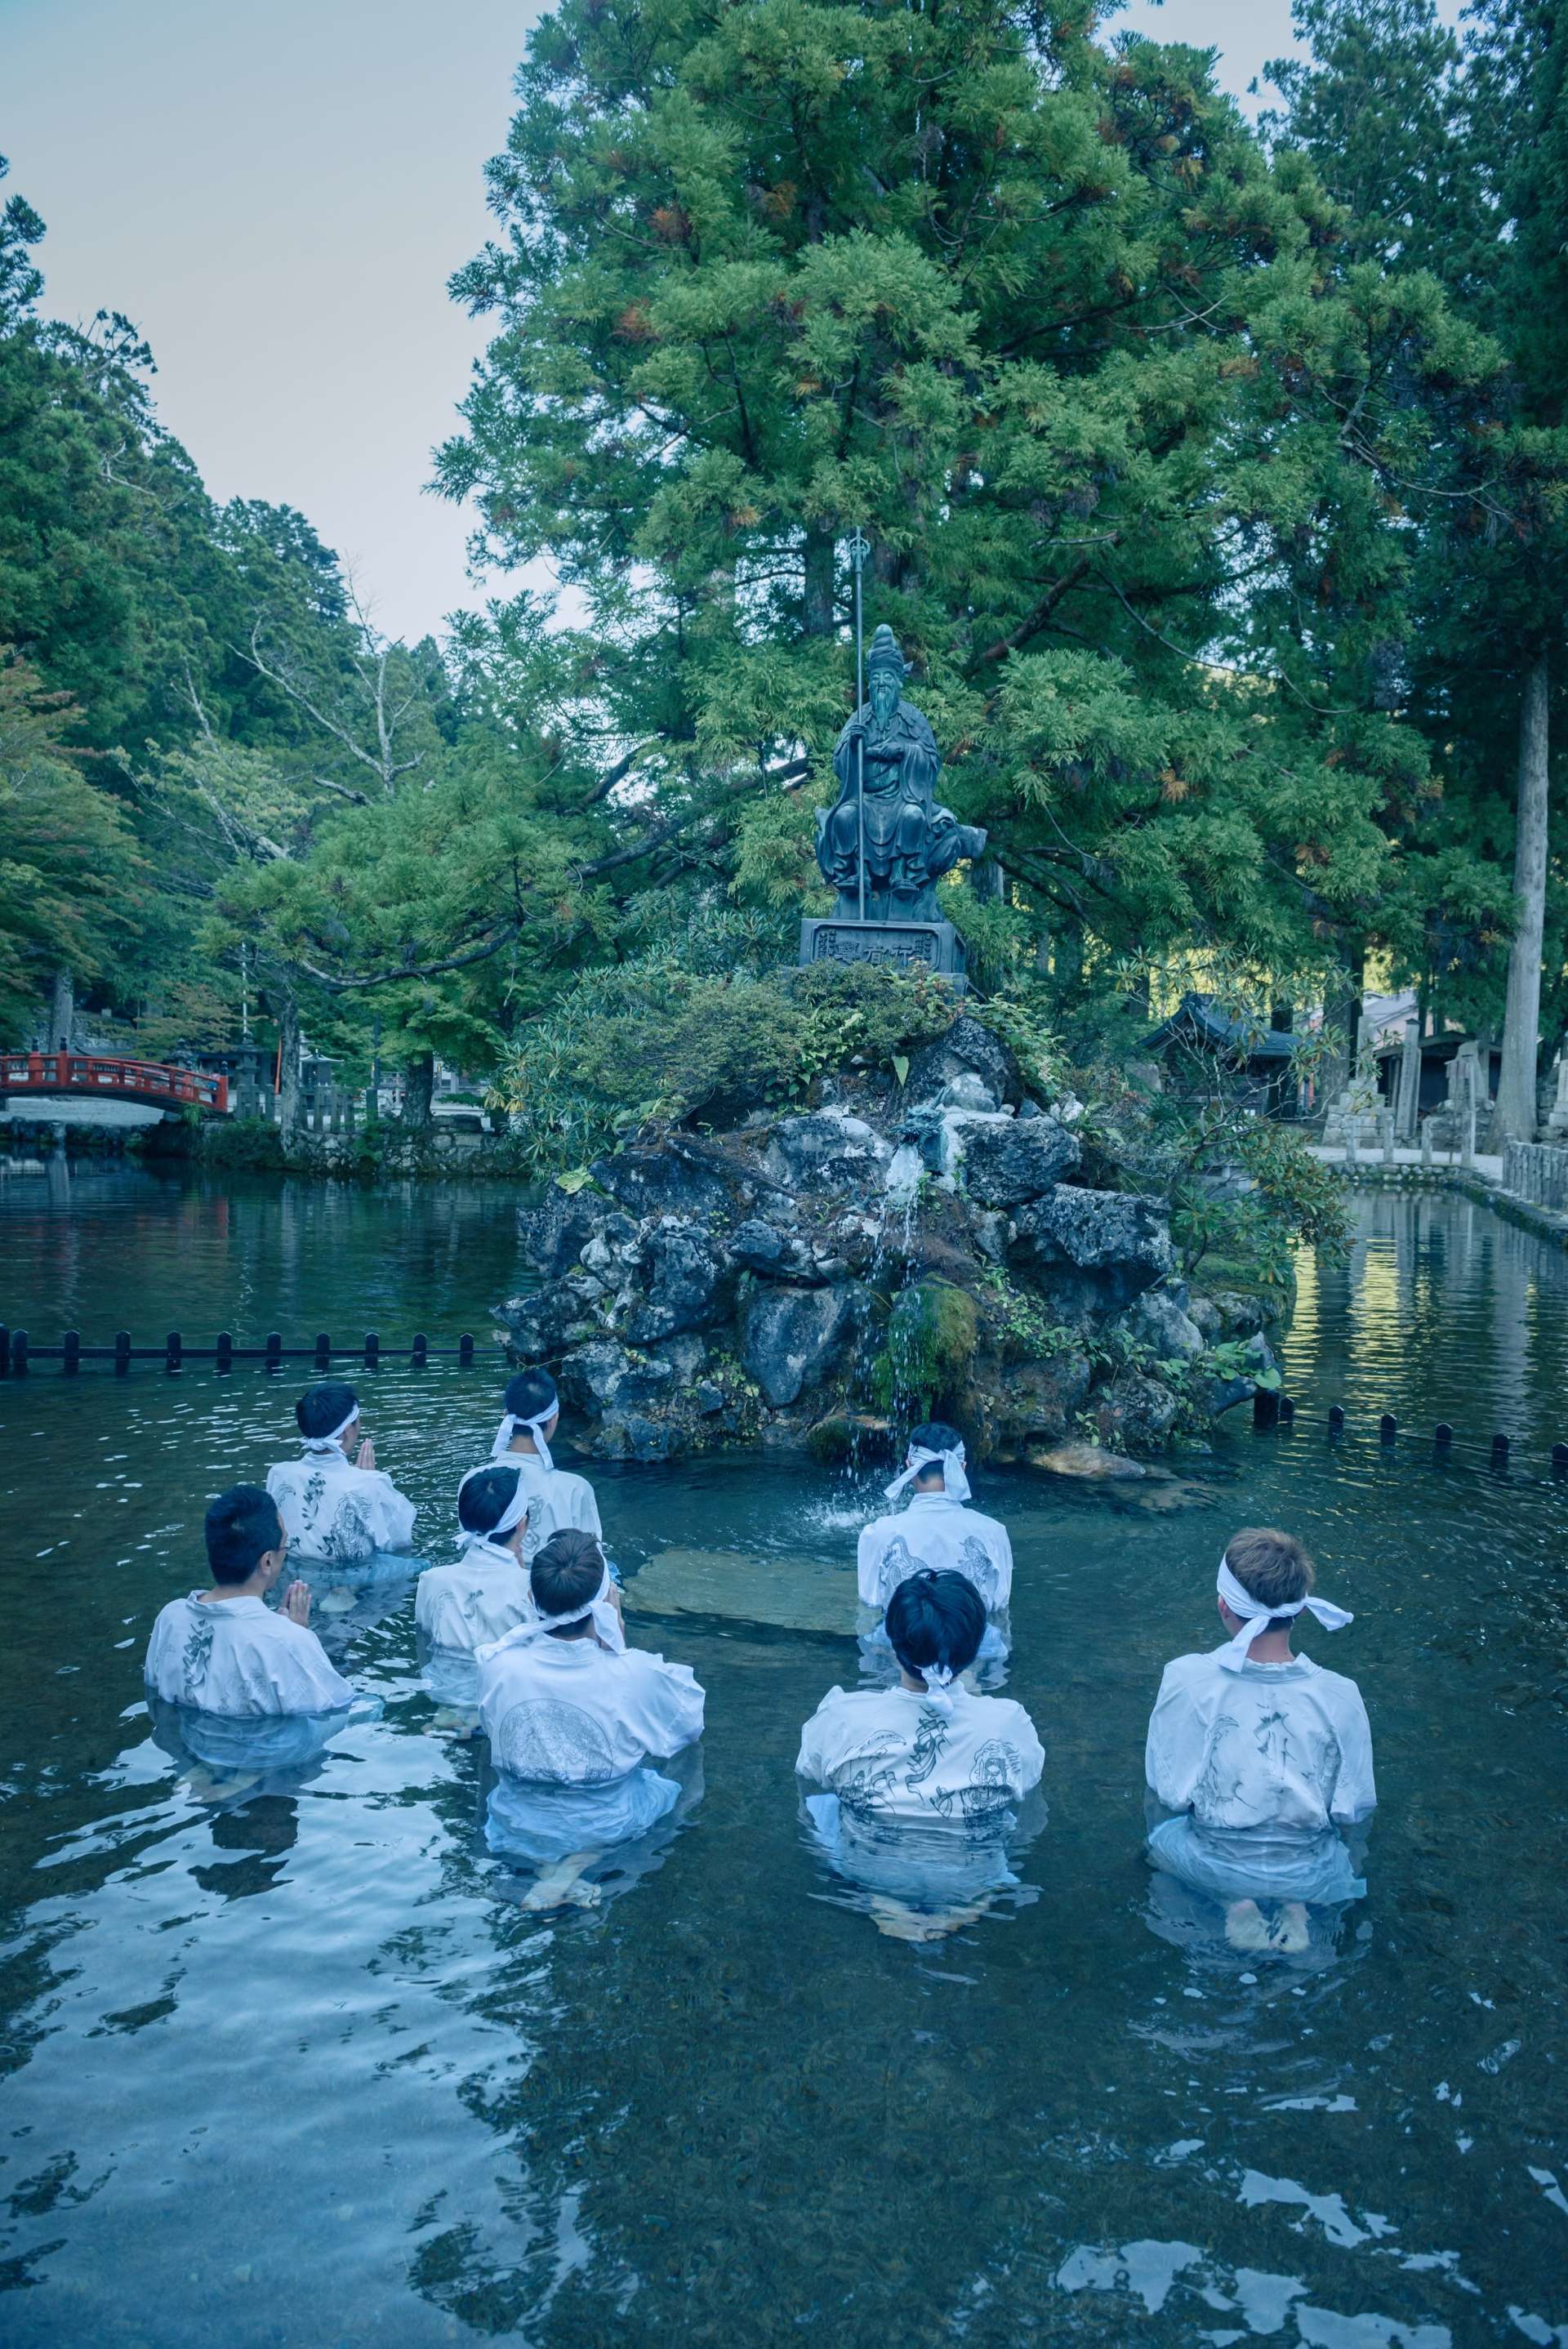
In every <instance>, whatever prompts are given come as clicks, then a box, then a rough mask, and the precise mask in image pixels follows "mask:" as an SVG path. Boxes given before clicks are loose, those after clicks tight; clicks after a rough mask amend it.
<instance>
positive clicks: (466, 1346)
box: [0, 1321, 474, 1379]
mask: <svg viewBox="0 0 1568 2349" xmlns="http://www.w3.org/2000/svg"><path fill="white" fill-rule="evenodd" d="M334 1360H337V1361H356V1362H362V1363H363V1364H364V1366H365V1368H366V1370H367V1371H375V1370H379V1368H380V1366H381V1364H382V1363H383V1362H407V1364H408V1366H409V1368H410V1369H412V1370H416V1371H422V1370H423V1369H424V1368H425V1366H426V1364H427V1363H428V1362H456V1363H458V1364H459V1367H460V1368H461V1369H463V1370H465V1371H467V1370H471V1369H472V1367H473V1360H474V1341H473V1339H472V1337H471V1336H470V1335H469V1331H468V1330H464V1332H463V1334H462V1336H461V1337H460V1338H459V1340H458V1342H457V1344H456V1345H455V1346H432V1345H431V1343H430V1341H429V1340H428V1338H427V1337H425V1336H424V1335H423V1333H422V1332H421V1333H420V1334H418V1335H417V1336H416V1337H415V1338H414V1339H413V1340H412V1342H411V1343H409V1344H407V1345H403V1344H397V1343H388V1344H387V1345H383V1343H382V1341H381V1340H380V1338H379V1336H378V1335H377V1332H376V1331H375V1330H366V1333H365V1337H364V1339H363V1340H362V1341H361V1342H360V1343H359V1344H357V1345H347V1346H342V1345H338V1346H335V1345H334V1344H333V1342H332V1340H331V1339H330V1337H328V1336H327V1335H326V1334H325V1331H324V1332H323V1334H322V1335H321V1336H320V1337H318V1338H317V1339H316V1340H315V1342H314V1343H313V1344H311V1345H309V1346H285V1345H284V1341H283V1340H282V1338H281V1337H279V1335H278V1333H277V1331H276V1330H271V1331H269V1333H268V1335H267V1339H266V1341H265V1343H264V1344H263V1345H260V1346H237V1345H236V1344H235V1343H234V1340H233V1338H232V1335H231V1334H230V1332H229V1331H228V1330H220V1331H219V1333H218V1337H217V1340H216V1342H215V1343H214V1344H212V1345H211V1346H188V1345H187V1344H186V1343H185V1340H184V1339H183V1338H182V1337H181V1333H180V1331H179V1330H170V1332H169V1335H168V1337H167V1338H165V1340H163V1343H162V1344H161V1346H133V1345H132V1344H131V1342H130V1332H129V1330H116V1331H115V1333H114V1343H113V1345H112V1346H84V1345H83V1343H82V1340H81V1333H80V1332H79V1331H78V1330H67V1331H66V1333H65V1336H64V1337H63V1338H62V1339H61V1340H60V1342H59V1344H58V1345H57V1346H35V1345H34V1344H33V1342H32V1340H31V1339H30V1338H29V1337H28V1335H27V1332H26V1330H8V1329H7V1328H6V1327H5V1323H4V1322H3V1321H0V1378H6V1377H9V1378H14V1379H15V1378H25V1377H26V1373H27V1371H28V1369H29V1368H30V1366H31V1365H32V1364H33V1363H34V1362H58V1364H59V1365H60V1368H61V1370H62V1371H63V1372H64V1374H65V1376H66V1377H67V1378H73V1377H74V1376H75V1375H76V1373H77V1371H78V1370H79V1369H80V1368H81V1365H82V1364H83V1363H84V1362H112V1363H113V1364H114V1368H115V1374H116V1376H117V1377H120V1378H123V1377H124V1376H125V1374H126V1372H127V1371H129V1368H130V1366H131V1364H132V1362H161V1363H162V1365H163V1367H164V1369H165V1370H166V1371H178V1370H182V1369H183V1368H184V1366H185V1364H186V1363H187V1362H212V1363H214V1364H215V1365H216V1366H217V1368H218V1369H219V1370H221V1371H232V1369H233V1367H234V1364H235V1363H236V1362H264V1363H265V1365H266V1367H267V1369H268V1370H269V1371H271V1370H276V1369H278V1368H279V1367H280V1366H281V1365H282V1364H283V1363H284V1362H313V1363H314V1364H315V1368H316V1369H317V1370H318V1371H328V1370H330V1369H331V1368H332V1365H333V1361H334Z"/></svg>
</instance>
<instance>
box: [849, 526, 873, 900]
mask: <svg viewBox="0 0 1568 2349" xmlns="http://www.w3.org/2000/svg"><path fill="white" fill-rule="evenodd" d="M871 551H872V550H871V542H870V541H869V540H868V538H867V537H866V534H865V533H864V532H863V531H862V530H861V526H860V524H859V523H856V524H855V534H854V536H853V538H851V541H850V561H851V563H852V564H854V567H855V719H856V724H857V728H858V731H857V733H856V736H855V765H856V774H855V823H856V827H857V833H856V836H857V838H858V840H859V843H860V855H859V858H858V860H857V861H858V864H859V870H860V885H861V921H862V922H863V921H864V920H865V917H866V730H865V727H864V724H863V723H861V709H863V708H864V707H865V698H866V688H865V635H864V630H863V628H862V626H861V564H863V563H864V562H865V559H866V557H867V555H868V554H870V553H871Z"/></svg>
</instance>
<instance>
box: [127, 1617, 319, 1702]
mask: <svg viewBox="0 0 1568 2349" xmlns="http://www.w3.org/2000/svg"><path fill="white" fill-rule="evenodd" d="M143 1669H144V1672H145V1676H146V1679H147V1682H148V1684H149V1686H150V1687H151V1688H152V1689H153V1690H154V1691H155V1692H156V1693H157V1694H158V1695H159V1696H160V1697H162V1698H163V1699H164V1700H165V1701H166V1702H168V1703H170V1704H188V1705H198V1706H200V1707H201V1710H202V1711H203V1712H206V1713H230V1714H233V1715H236V1716H243V1715H256V1714H260V1713H334V1712H335V1711H336V1710H337V1708H338V1707H339V1706H340V1705H346V1704H352V1703H353V1702H354V1690H353V1688H352V1687H351V1685H350V1684H349V1682H347V1681H346V1680H345V1679H344V1677H343V1675H342V1673H341V1672H339V1671H335V1670H334V1669H333V1667H332V1665H331V1664H330V1663H328V1661H327V1660H326V1651H325V1649H324V1648H323V1646H322V1644H321V1641H320V1640H318V1639H317V1638H316V1636H315V1632H314V1631H312V1630H307V1629H306V1628H305V1626H304V1624H303V1623H295V1622H293V1621H291V1619H290V1618H289V1617H288V1616H286V1615H282V1614H279V1613H277V1612H276V1611H275V1610H274V1609H273V1608H271V1607H269V1606H268V1605H267V1604H266V1602H265V1601H264V1600H263V1599H214V1600H213V1601H212V1602H211V1604H209V1603H208V1602H207V1601H206V1600H204V1599H202V1598H201V1593H200V1592H199V1591H195V1590H193V1591H191V1594H190V1596H189V1598H186V1599H170V1602H169V1604H168V1606H167V1607H165V1608H164V1609H162V1611H161V1613H160V1615H159V1618H158V1620H157V1621H156V1622H155V1623H154V1625H153V1627H152V1637H151V1639H150V1640H149V1641H148V1645H147V1662H146V1664H145V1666H144V1668H143Z"/></svg>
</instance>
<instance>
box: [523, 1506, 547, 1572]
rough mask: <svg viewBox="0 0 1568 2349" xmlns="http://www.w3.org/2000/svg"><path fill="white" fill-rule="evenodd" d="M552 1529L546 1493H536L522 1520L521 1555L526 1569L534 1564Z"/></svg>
mask: <svg viewBox="0 0 1568 2349" xmlns="http://www.w3.org/2000/svg"><path fill="white" fill-rule="evenodd" d="M552 1531H553V1527H552V1526H551V1524H550V1512H549V1510H548V1509H547V1508H546V1506H545V1505H544V1495H543V1494H542V1493H535V1494H533V1495H531V1497H530V1500H529V1504H528V1515H527V1516H525V1517H524V1519H523V1521H522V1550H521V1556H522V1563H523V1567H524V1568H525V1569H526V1568H529V1567H531V1565H532V1564H533V1561H534V1559H535V1558H536V1557H538V1556H539V1553H540V1551H541V1550H542V1548H543V1547H544V1545H545V1543H546V1542H547V1541H548V1540H549V1538H550V1536H551V1534H552Z"/></svg>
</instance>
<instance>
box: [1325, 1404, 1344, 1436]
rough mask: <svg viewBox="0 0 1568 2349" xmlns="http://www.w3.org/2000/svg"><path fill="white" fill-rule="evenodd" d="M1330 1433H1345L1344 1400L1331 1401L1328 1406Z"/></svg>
mask: <svg viewBox="0 0 1568 2349" xmlns="http://www.w3.org/2000/svg"><path fill="white" fill-rule="evenodd" d="M1328 1433H1330V1435H1343V1434H1344V1433H1345V1405H1344V1404H1343V1403H1342V1402H1331V1403H1330V1404H1329V1406H1328Z"/></svg>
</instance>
